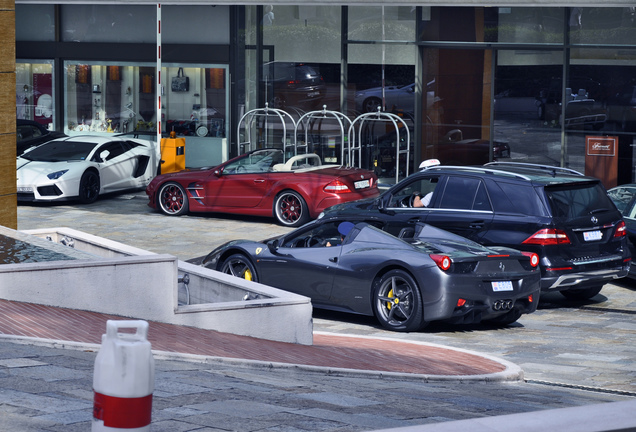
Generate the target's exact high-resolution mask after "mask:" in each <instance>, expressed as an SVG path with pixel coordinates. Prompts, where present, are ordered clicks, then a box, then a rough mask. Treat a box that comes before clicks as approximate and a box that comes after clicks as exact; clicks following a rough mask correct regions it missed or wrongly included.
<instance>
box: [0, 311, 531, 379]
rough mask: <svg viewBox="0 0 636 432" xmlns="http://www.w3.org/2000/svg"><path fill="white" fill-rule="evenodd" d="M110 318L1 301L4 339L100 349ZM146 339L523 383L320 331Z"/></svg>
mask: <svg viewBox="0 0 636 432" xmlns="http://www.w3.org/2000/svg"><path fill="white" fill-rule="evenodd" d="M109 319H130V318H122V317H118V316H112V315H106V314H101V313H95V312H87V311H79V310H73V309H64V308H56V307H49V306H42V305H37V304H30V303H21V302H12V301H8V300H1V299H0V334H4V335H14V336H19V337H27V338H35V339H47V340H52V341H60V342H59V343H58V345H59V346H62V345H64V343H63V341H68V342H77V343H83V344H100V343H101V336H102V334H104V333H105V332H106V321H107V320H109ZM148 340H149V341H150V343H151V345H152V349H153V350H154V351H160V352H162V353H161V354H163V356H164V357H166V356H169V354H168V353H172V354H185V355H191V356H205V357H213V358H216V359H217V360H222V359H225V360H226V361H242V362H246V361H247V362H252V363H255V364H257V363H263V364H267V365H273V364H280V365H288V366H289V365H293V366H294V367H302V368H323V370H324V371H325V372H327V371H340V372H344V371H345V370H346V371H347V372H348V373H367V374H376V375H383V376H385V375H391V376H412V378H416V377H418V376H419V377H422V378H426V379H428V380H430V379H438V380H446V379H460V380H488V381H496V380H518V379H522V378H523V376H522V371H521V369H520V368H518V367H517V366H516V365H514V364H512V363H509V362H506V361H503V360H499V359H496V358H494V357H491V356H487V355H482V354H478V353H475V352H469V351H465V350H458V349H451V348H446V347H442V346H439V345H432V344H426V343H421V342H420V343H413V342H408V341H399V340H390V339H386V338H384V339H379V338H365V337H362V336H355V337H353V336H342V335H333V334H320V333H319V334H315V335H314V344H313V345H311V346H307V345H298V344H291V343H284V342H276V341H268V340H263V339H256V338H251V337H246V336H238V335H232V334H227V333H220V332H217V331H212V330H203V329H197V328H192V327H183V326H176V325H172V324H164V323H158V322H150V323H149V330H148ZM164 353H165V354H164Z"/></svg>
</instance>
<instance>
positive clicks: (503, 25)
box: [485, 7, 564, 44]
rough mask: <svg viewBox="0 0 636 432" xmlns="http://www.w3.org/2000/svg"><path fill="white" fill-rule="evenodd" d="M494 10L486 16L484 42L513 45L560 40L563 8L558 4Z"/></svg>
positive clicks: (557, 42) (547, 42) (556, 42)
mask: <svg viewBox="0 0 636 432" xmlns="http://www.w3.org/2000/svg"><path fill="white" fill-rule="evenodd" d="M492 9H496V10H497V13H496V14H494V13H492V11H490V13H487V14H486V16H487V17H489V18H490V19H489V20H488V19H487V20H486V22H485V41H486V42H504V43H515V44H559V43H563V27H564V15H563V14H564V10H563V8H558V7H550V8H547V7H514V8H509V7H508V8H504V7H500V8H491V10H492Z"/></svg>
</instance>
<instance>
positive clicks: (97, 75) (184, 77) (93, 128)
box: [64, 62, 228, 137]
mask: <svg viewBox="0 0 636 432" xmlns="http://www.w3.org/2000/svg"><path fill="white" fill-rule="evenodd" d="M65 70H66V78H65V90H66V96H65V97H66V99H65V100H66V101H67V104H66V115H65V118H66V122H65V125H64V129H65V130H64V131H65V133H68V134H70V135H72V134H76V133H86V132H92V133H126V132H133V131H151V132H153V131H154V132H156V131H157V106H156V105H157V95H156V88H155V87H156V67H155V65H150V64H147V65H129V64H109V63H99V64H87V63H74V62H67V63H66V64H65ZM162 76H164V77H168V78H167V81H166V82H164V84H163V85H162V89H161V93H162V107H161V120H162V125H163V131H162V132H166V133H167V132H171V131H175V132H176V133H177V135H178V136H198V137H225V136H226V135H227V131H226V128H227V124H226V123H227V121H226V120H227V105H228V100H227V97H228V94H227V91H226V89H227V70H226V67H224V66H217V67H204V66H203V65H188V66H187V67H180V66H171V65H169V66H167V67H164V68H162Z"/></svg>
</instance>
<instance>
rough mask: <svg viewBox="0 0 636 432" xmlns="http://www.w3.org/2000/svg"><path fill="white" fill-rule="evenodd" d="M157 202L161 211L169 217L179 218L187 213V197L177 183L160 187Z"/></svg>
mask: <svg viewBox="0 0 636 432" xmlns="http://www.w3.org/2000/svg"><path fill="white" fill-rule="evenodd" d="M157 201H158V204H159V208H160V209H161V211H162V212H163V213H165V214H167V215H169V216H180V215H182V214H184V213H186V212H187V211H188V196H187V195H186V191H185V189H184V187H183V186H181V185H180V184H178V183H174V182H170V183H166V184H164V185H162V186H161V188H160V189H159V193H158V194H157Z"/></svg>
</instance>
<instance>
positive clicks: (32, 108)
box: [15, 61, 55, 129]
mask: <svg viewBox="0 0 636 432" xmlns="http://www.w3.org/2000/svg"><path fill="white" fill-rule="evenodd" d="M53 83H54V77H53V62H52V61H39V62H37V63H23V62H17V63H16V88H15V102H16V118H18V119H25V120H35V121H36V122H38V123H40V124H42V125H44V126H46V127H47V128H50V129H52V128H54V127H55V99H54V96H55V93H54V92H53Z"/></svg>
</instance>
